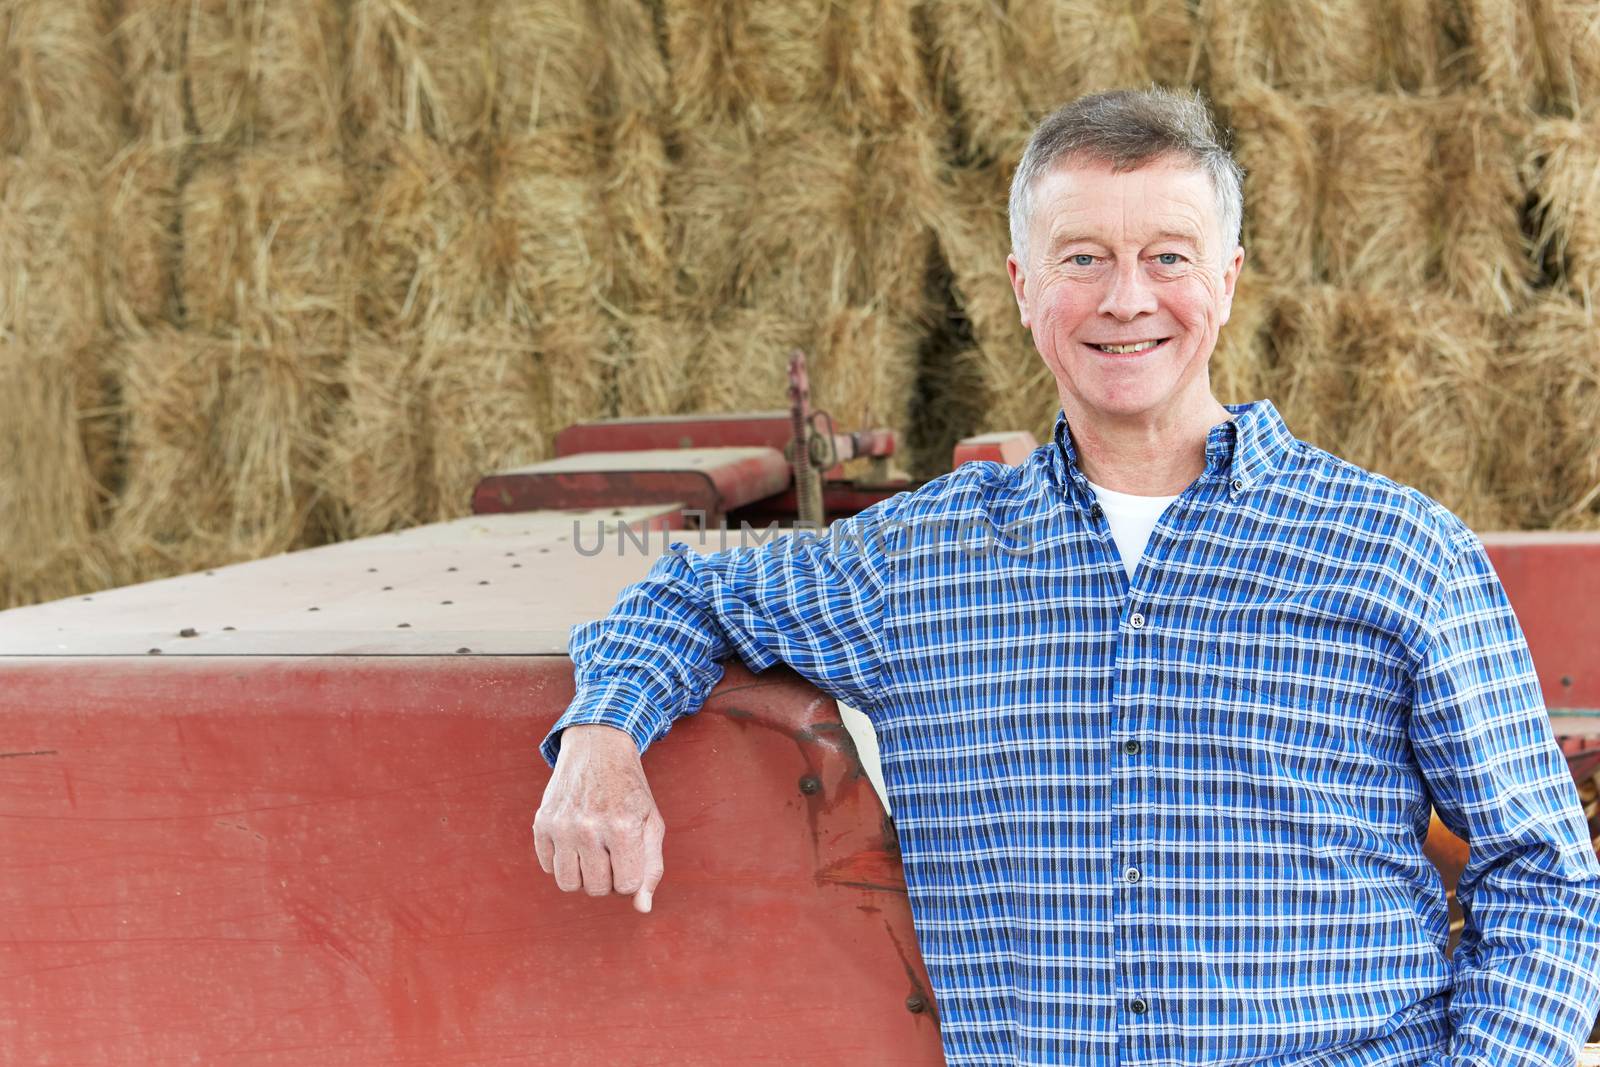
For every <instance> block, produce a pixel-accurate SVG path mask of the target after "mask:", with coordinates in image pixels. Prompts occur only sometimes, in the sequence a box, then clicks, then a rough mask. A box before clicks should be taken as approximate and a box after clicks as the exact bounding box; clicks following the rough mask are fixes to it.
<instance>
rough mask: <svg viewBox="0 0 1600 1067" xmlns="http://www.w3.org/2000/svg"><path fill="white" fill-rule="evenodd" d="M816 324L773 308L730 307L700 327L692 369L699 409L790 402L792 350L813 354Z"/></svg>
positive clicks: (769, 406) (745, 408)
mask: <svg viewBox="0 0 1600 1067" xmlns="http://www.w3.org/2000/svg"><path fill="white" fill-rule="evenodd" d="M815 339H816V326H815V324H814V323H806V322H801V321H797V320H796V319H794V318H792V317H789V316H786V315H782V314H778V313H775V312H772V311H766V310H756V309H753V308H731V309H728V310H726V311H724V312H722V313H721V314H719V315H717V316H716V317H715V318H712V319H710V320H709V321H706V322H704V323H703V324H702V325H701V326H700V334H699V337H698V339H697V341H696V342H695V348H694V353H695V355H694V358H693V360H692V362H691V363H690V364H689V368H688V374H689V378H690V380H691V381H692V383H693V385H692V394H691V395H692V397H693V402H694V406H695V408H696V410H700V411H752V410H755V411H760V410H772V409H774V408H783V407H787V406H788V402H789V373H788V371H789V353H790V352H792V351H793V350H794V349H796V348H801V349H805V350H806V351H807V354H808V355H809V354H811V347H810V346H811V345H812V342H813V341H814V340H815Z"/></svg>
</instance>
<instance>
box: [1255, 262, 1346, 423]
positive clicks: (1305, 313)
mask: <svg viewBox="0 0 1600 1067" xmlns="http://www.w3.org/2000/svg"><path fill="white" fill-rule="evenodd" d="M1271 307H1272V310H1271V312H1270V314H1269V316H1268V320H1267V326H1266V345H1267V351H1268V353H1269V358H1268V366H1269V370H1268V375H1267V384H1268V389H1267V395H1268V396H1270V397H1271V398H1272V400H1273V402H1274V403H1275V404H1276V405H1277V407H1278V409H1279V411H1281V412H1282V413H1283V418H1284V421H1285V422H1287V423H1288V424H1289V429H1290V430H1292V431H1293V432H1294V435H1295V436H1296V437H1299V438H1302V439H1304V440H1307V441H1310V442H1311V443H1312V444H1314V445H1318V446H1320V447H1322V448H1326V449H1329V450H1330V451H1334V452H1338V451H1339V449H1340V448H1342V447H1343V445H1344V442H1345V440H1346V437H1347V433H1348V430H1349V426H1350V423H1351V421H1352V419H1353V417H1354V414H1355V413H1354V411H1353V410H1352V397H1353V395H1354V389H1355V372H1356V368H1355V366H1354V365H1353V364H1352V363H1351V360H1350V358H1349V356H1348V355H1347V354H1346V353H1345V351H1344V350H1343V349H1342V348H1341V347H1340V344H1341V342H1342V340H1343V334H1342V332H1341V325H1342V322H1343V312H1344V296H1343V294H1342V293H1340V292H1339V290H1337V289H1334V288H1332V287H1330V286H1324V285H1318V286H1304V287H1300V288H1296V289H1289V290H1285V291H1283V292H1280V293H1278V294H1276V295H1275V297H1274V298H1273V299H1272V302H1271Z"/></svg>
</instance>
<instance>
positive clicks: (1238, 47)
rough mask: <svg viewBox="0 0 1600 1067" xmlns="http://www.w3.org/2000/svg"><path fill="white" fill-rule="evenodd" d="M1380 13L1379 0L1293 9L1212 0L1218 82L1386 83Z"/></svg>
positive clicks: (1326, 86)
mask: <svg viewBox="0 0 1600 1067" xmlns="http://www.w3.org/2000/svg"><path fill="white" fill-rule="evenodd" d="M1379 12H1380V8H1379V6H1378V5H1376V4H1374V3H1373V2H1372V0H1321V2H1319V3H1316V4H1302V5H1300V6H1297V7H1296V8H1295V9H1294V10H1293V12H1292V13H1291V12H1289V11H1286V10H1284V8H1283V7H1282V6H1281V5H1280V4H1279V3H1277V2H1276V0H1205V2H1204V3H1202V4H1201V5H1200V7H1199V9H1198V13H1197V15H1198V19H1199V22H1200V25H1201V27H1202V29H1201V32H1202V34H1203V35H1204V39H1205V48H1206V55H1207V57H1208V59H1209V61H1210V70H1211V84H1212V86H1213V87H1214V88H1215V89H1216V90H1217V91H1219V92H1220V93H1223V94H1226V93H1228V92H1231V91H1233V90H1235V89H1236V88H1238V87H1241V86H1245V85H1250V84H1253V83H1264V84H1267V85H1271V86H1274V87H1276V88H1279V89H1285V90H1289V91H1291V92H1295V93H1323V92H1329V91H1336V90H1345V89H1376V88H1382V87H1383V86H1384V85H1385V83H1386V81H1387V78H1386V72H1385V71H1384V69H1383V65H1382V61H1383V56H1384V52H1385V48H1384V44H1383V31H1384V29H1385V28H1386V27H1385V25H1384V20H1383V18H1382V16H1381V15H1380V13H1379Z"/></svg>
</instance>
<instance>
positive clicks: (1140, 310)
mask: <svg viewBox="0 0 1600 1067" xmlns="http://www.w3.org/2000/svg"><path fill="white" fill-rule="evenodd" d="M1098 310H1099V312H1100V314H1102V315H1109V316H1111V317H1112V318H1114V319H1118V320H1120V321H1122V322H1131V321H1132V320H1134V319H1136V318H1138V317H1139V316H1140V315H1147V314H1150V313H1152V312H1154V311H1155V310H1156V294H1155V290H1154V289H1152V288H1151V286H1150V280H1149V279H1148V278H1146V277H1145V276H1144V272H1143V271H1142V270H1140V269H1139V264H1138V263H1137V262H1133V263H1120V264H1118V265H1117V268H1116V270H1115V271H1114V272H1113V273H1112V275H1111V280H1110V282H1109V283H1108V284H1107V286H1106V291H1105V295H1104V296H1103V297H1102V298H1101V300H1100V307H1099V308H1098Z"/></svg>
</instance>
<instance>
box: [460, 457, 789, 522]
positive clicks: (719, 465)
mask: <svg viewBox="0 0 1600 1067" xmlns="http://www.w3.org/2000/svg"><path fill="white" fill-rule="evenodd" d="M788 484H789V464H788V461H787V460H785V459H784V458H783V453H781V452H779V451H777V450H776V449H771V448H727V449H683V450H675V449H663V450H656V451H639V452H596V453H585V454H583V455H580V456H567V457H564V458H561V459H555V460H550V461H549V462H546V463H537V464H534V465H533V466H530V467H523V468H520V469H518V470H512V471H500V472H498V473H496V474H491V475H489V476H488V477H487V478H484V479H483V480H482V481H481V482H479V483H478V486H477V488H476V489H474V490H473V493H472V510H473V511H474V512H476V513H477V514H480V515H483V514H493V513H496V512H510V511H538V510H554V509H563V508H599V507H626V506H632V505H642V504H666V503H671V502H674V501H676V502H679V503H682V504H683V506H684V507H685V508H687V509H689V510H692V511H699V512H702V513H704V514H706V515H708V516H711V517H712V518H719V517H721V516H722V515H723V514H725V513H726V512H727V511H728V510H730V509H732V508H736V507H739V506H741V505H744V504H749V503H751V502H753V501H757V500H761V499H763V498H766V497H770V496H772V495H773V494H775V493H779V492H782V491H783V489H784V488H785V487H787V486H788Z"/></svg>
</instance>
